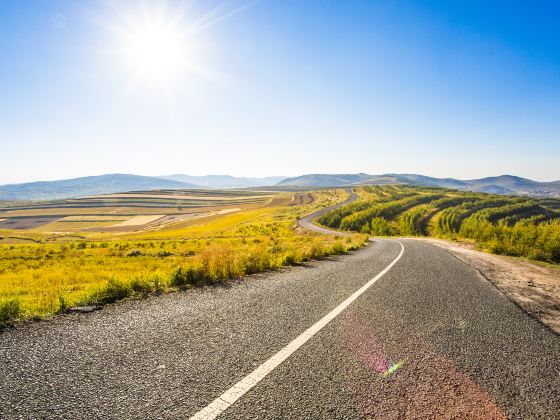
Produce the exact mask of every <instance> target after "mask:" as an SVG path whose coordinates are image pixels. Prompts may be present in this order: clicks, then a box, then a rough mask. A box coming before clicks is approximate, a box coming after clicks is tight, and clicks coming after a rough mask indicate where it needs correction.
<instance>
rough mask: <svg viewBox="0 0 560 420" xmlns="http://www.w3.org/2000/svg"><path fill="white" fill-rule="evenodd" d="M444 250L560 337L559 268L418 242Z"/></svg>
mask: <svg viewBox="0 0 560 420" xmlns="http://www.w3.org/2000/svg"><path fill="white" fill-rule="evenodd" d="M419 240H422V241H426V242H430V243H432V244H434V245H436V246H438V247H440V248H443V249H445V250H447V251H449V252H451V254H452V255H454V256H455V257H457V258H459V259H460V260H461V261H463V262H465V263H467V264H468V265H470V266H471V267H473V268H475V269H476V270H478V271H479V272H480V273H481V274H482V275H483V276H484V277H485V278H486V279H487V280H488V281H490V283H492V284H493V285H494V286H496V287H497V288H498V289H499V290H500V291H501V292H503V293H504V294H505V295H506V296H508V297H509V298H510V299H511V300H512V301H514V302H515V303H516V304H517V305H519V306H520V307H521V308H523V309H524V310H525V311H526V312H527V313H529V314H530V315H531V316H533V317H534V318H536V319H538V320H539V321H541V322H542V323H543V324H545V325H547V326H548V327H550V328H551V329H552V330H553V331H555V332H556V333H558V334H560V268H557V267H553V266H546V265H542V264H538V263H533V262H530V261H527V260H523V259H519V258H512V257H506V256H501V255H494V254H489V253H486V252H481V251H477V250H476V249H475V246H474V245H473V244H469V243H460V242H450V241H445V240H442V239H432V238H426V239H419Z"/></svg>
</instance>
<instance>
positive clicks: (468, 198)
mask: <svg viewBox="0 0 560 420" xmlns="http://www.w3.org/2000/svg"><path fill="white" fill-rule="evenodd" d="M357 192H358V194H359V196H360V199H359V200H358V201H356V202H354V203H352V204H350V205H347V206H344V207H342V208H340V209H337V210H334V211H332V212H329V213H326V214H325V215H323V216H322V217H321V218H319V219H318V222H319V223H320V224H322V225H324V226H327V227H330V228H335V229H341V230H347V231H357V232H362V233H367V234H370V235H374V236H393V235H400V236H433V237H439V238H445V239H454V240H467V241H473V242H476V243H478V244H480V246H481V247H483V248H485V249H487V250H488V251H490V252H494V253H497V254H503V255H510V256H516V257H525V258H529V259H533V260H539V261H545V262H549V263H555V264H558V263H560V200H557V199H550V198H548V199H535V198H530V197H517V196H501V195H492V194H484V193H474V192H461V191H456V190H449V189H442V188H427V187H424V188H423V187H407V186H396V185H392V186H370V187H362V188H358V189H357Z"/></svg>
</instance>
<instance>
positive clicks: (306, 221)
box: [299, 189, 358, 236]
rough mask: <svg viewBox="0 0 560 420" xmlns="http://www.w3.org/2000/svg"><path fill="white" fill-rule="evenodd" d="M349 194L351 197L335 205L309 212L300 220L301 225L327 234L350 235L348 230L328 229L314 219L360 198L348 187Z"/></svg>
mask: <svg viewBox="0 0 560 420" xmlns="http://www.w3.org/2000/svg"><path fill="white" fill-rule="evenodd" d="M347 191H348V194H349V197H348V199H347V200H345V201H343V202H341V203H338V204H335V205H334V206H330V207H325V208H324V209H321V210H318V211H316V212H314V213H311V214H308V215H307V216H304V217H302V218H301V219H300V220H299V225H300V226H301V227H303V228H305V229H309V230H314V231H315V232H319V233H325V234H327V235H329V234H337V235H339V236H347V235H349V233H347V232H341V231H336V230H331V229H327V228H325V227H322V226H318V225H316V224H314V223H313V220H315V219H317V218H318V217H319V216H322V215H323V214H325V213H327V212H329V211H331V210H334V209H337V208H339V207H342V206H345V205H347V204H350V203H353V202H354V201H356V200H357V199H358V194H356V193H355V192H354V191H353V190H352V189H348V190H347Z"/></svg>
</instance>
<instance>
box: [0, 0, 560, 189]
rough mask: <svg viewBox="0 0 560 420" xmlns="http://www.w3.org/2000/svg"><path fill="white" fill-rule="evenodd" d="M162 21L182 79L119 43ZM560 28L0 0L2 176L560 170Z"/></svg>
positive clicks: (276, 7) (333, 9)
mask: <svg viewBox="0 0 560 420" xmlns="http://www.w3.org/2000/svg"><path fill="white" fill-rule="evenodd" d="M158 13H159V14H158ZM152 15H154V16H161V20H160V21H158V22H160V23H161V25H163V27H164V30H165V28H167V27H172V28H173V30H174V31H176V32H177V33H181V34H182V35H184V34H188V36H184V37H183V36H181V39H180V41H179V43H180V44H181V45H180V47H181V56H183V54H184V60H183V61H182V62H181V63H182V64H181V66H183V67H181V68H180V69H179V70H180V71H179V72H177V74H175V73H174V74H173V77H170V76H169V75H168V74H167V73H165V75H163V76H161V75H159V73H158V76H157V77H154V78H152V79H149V80H147V79H146V78H145V77H144V76H142V77H138V71H137V70H138V69H137V67H139V66H140V67H141V66H146V65H147V66H151V65H152V64H153V61H154V60H151V57H149V56H148V57H147V58H148V60H147V61H148V62H149V63H148V64H146V57H145V56H143V57H142V60H144V61H141V64H138V63H139V61H138V60H136V59H135V60H136V61H135V60H131V59H130V54H129V52H130V51H129V49H128V50H127V49H126V48H129V47H126V48H124V49H123V48H122V45H124V44H122V39H123V38H122V32H123V28H125V29H126V28H130V27H134V28H140V30H142V25H145V23H146V22H147V21H148V22H149V21H150V19H151V16H152ZM139 16H141V17H142V18H139ZM146 19H147V20H146ZM559 21H560V4H558V3H557V2H554V1H537V2H526V1H494V2H492V1H474V0H471V1H452V2H450V1H384V0H379V1H375V0H371V1H344V2H341V1H334V0H333V1H325V0H323V1H319V0H317V1H311V0H309V1H301V0H269V1H267V0H262V1H258V2H246V1H243V2H241V1H240V2H236V1H229V2H224V1H204V2H202V1H199V2H197V1H187V2H185V1H175V2H174V1H167V2H161V1H160V2H148V1H146V2H143V3H142V2H140V1H130V2H126V1H123V2H116V1H108V0H107V1H62V0H52V1H43V0H37V1H32V0H29V1H25V2H12V1H1V0H0V63H1V65H0V150H1V154H0V164H1V167H2V170H1V172H0V183H12V182H25V181H31V180H48V179H59V178H71V177H77V176H85V175H95V174H102V173H113V172H121V173H135V174H143V175H162V174H171V173H187V174H192V175H204V174H210V173H220V174H225V173H227V174H232V175H240V176H267V175H299V174H304V173H319V172H327V173H342V172H352V173H355V172H367V173H373V174H378V173H386V172H405V173H422V174H425V175H431V176H439V177H457V178H476V177H482V176H489V175H498V174H504V173H511V174H515V175H520V176H525V177H529V178H533V179H538V180H556V179H560V25H558V22H559ZM131 25H133V26H131ZM127 30H128V29H127ZM135 30H136V29H135ZM166 33H167V32H166ZM142 39H144V38H142ZM143 42H144V41H143ZM148 42H149V41H148ZM164 42H165V41H164ZM127 45H128V44H127ZM174 45H175V44H174ZM185 51H186V52H185ZM152 53H153V52H152ZM156 53H157V51H156ZM158 57H161V56H159V55H158ZM163 60H169V58H168V56H165V58H164V59H163ZM160 61H161V60H160ZM185 63H186V64H185ZM160 64H161V63H160ZM163 64H165V63H163ZM158 69H159V67H158ZM142 74H145V72H144V73H142Z"/></svg>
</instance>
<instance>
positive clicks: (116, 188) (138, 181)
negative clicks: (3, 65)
mask: <svg viewBox="0 0 560 420" xmlns="http://www.w3.org/2000/svg"><path fill="white" fill-rule="evenodd" d="M370 184H377V185H379V184H381V185H386V184H406V185H417V186H433V187H444V188H454V189H458V190H467V191H477V192H487V193H493V194H512V195H530V196H549V197H560V181H554V182H538V181H533V180H530V179H527V178H521V177H518V176H513V175H501V176H496V177H488V178H480V179H471V180H460V179H454V178H433V177H429V176H424V175H417V174H384V175H369V174H364V173H358V174H308V175H302V176H298V177H293V178H285V177H282V176H273V177H265V178H247V177H234V176H230V175H206V176H190V175H183V174H175V175H165V176H160V177H151V176H140V175H130V174H106V175H99V176H88V177H82V178H73V179H67V180H58V181H39V182H28V183H23V184H6V185H0V200H12V201H16V200H51V199H62V198H74V197H84V196H89V195H98V194H110V193H115V192H126V191H140V190H157V189H197V188H198V189H203V188H223V189H227V188H256V187H276V188H278V189H289V188H290V187H293V188H298V189H302V188H324V187H344V186H359V185H370Z"/></svg>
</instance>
